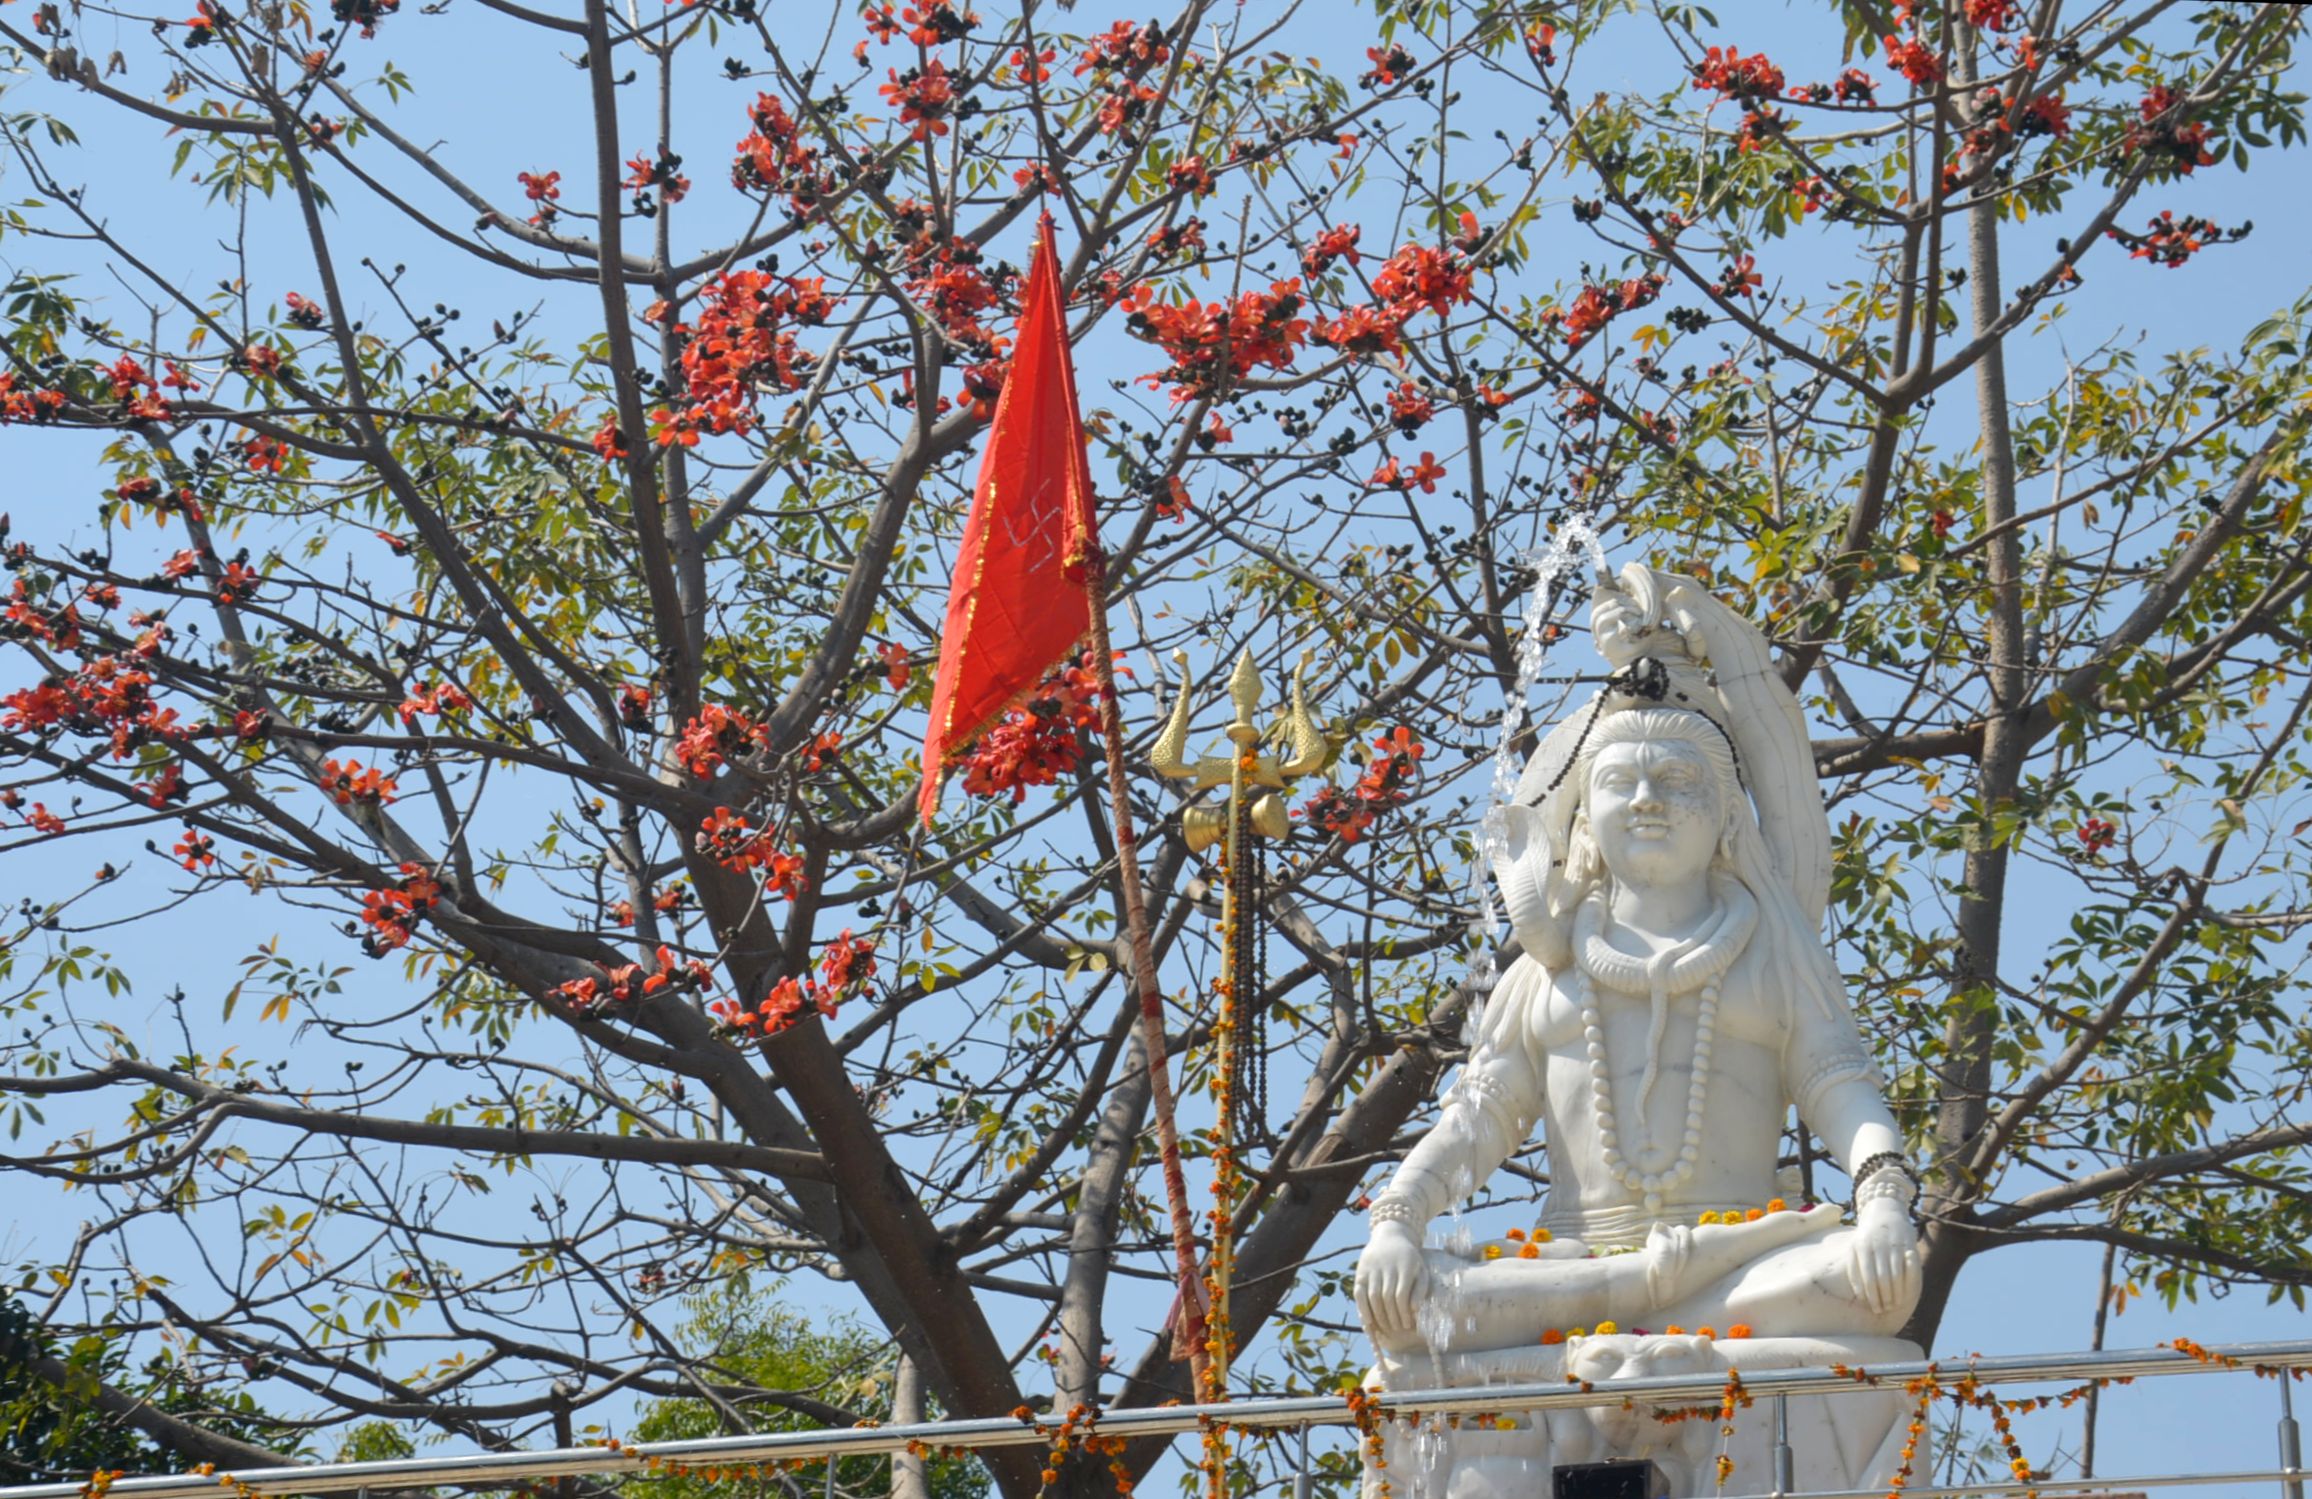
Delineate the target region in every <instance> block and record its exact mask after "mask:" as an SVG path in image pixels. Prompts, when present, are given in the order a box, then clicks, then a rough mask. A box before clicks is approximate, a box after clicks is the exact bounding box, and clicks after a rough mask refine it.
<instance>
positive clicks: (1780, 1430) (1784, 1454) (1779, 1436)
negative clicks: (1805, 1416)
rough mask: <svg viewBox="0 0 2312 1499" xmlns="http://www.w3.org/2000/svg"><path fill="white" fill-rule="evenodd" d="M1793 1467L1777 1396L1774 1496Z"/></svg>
mask: <svg viewBox="0 0 2312 1499" xmlns="http://www.w3.org/2000/svg"><path fill="white" fill-rule="evenodd" d="M1793 1466H1794V1464H1793V1462H1792V1454H1791V1451H1790V1397H1789V1396H1788V1395H1777V1396H1775V1397H1774V1492H1775V1493H1776V1494H1778V1495H1780V1494H1789V1493H1795V1492H1796V1491H1797V1489H1798V1485H1797V1483H1796V1482H1794V1481H1793V1478H1792V1472H1791V1470H1792V1468H1793ZM2288 1499H2302V1496H2301V1495H2297V1494H2291V1495H2289V1496H2288Z"/></svg>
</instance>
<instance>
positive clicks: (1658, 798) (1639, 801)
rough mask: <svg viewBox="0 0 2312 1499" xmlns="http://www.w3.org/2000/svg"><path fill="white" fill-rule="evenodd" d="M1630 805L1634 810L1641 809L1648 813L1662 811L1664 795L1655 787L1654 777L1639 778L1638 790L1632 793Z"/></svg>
mask: <svg viewBox="0 0 2312 1499" xmlns="http://www.w3.org/2000/svg"><path fill="white" fill-rule="evenodd" d="M1630 805H1631V806H1632V807H1633V808H1639V809H1643V810H1646V811H1659V810H1661V806H1662V793H1661V791H1660V789H1659V788H1658V787H1656V786H1655V785H1654V778H1653V777H1652V776H1641V777H1639V778H1638V784H1637V789H1635V790H1634V791H1632V792H1631V793H1630Z"/></svg>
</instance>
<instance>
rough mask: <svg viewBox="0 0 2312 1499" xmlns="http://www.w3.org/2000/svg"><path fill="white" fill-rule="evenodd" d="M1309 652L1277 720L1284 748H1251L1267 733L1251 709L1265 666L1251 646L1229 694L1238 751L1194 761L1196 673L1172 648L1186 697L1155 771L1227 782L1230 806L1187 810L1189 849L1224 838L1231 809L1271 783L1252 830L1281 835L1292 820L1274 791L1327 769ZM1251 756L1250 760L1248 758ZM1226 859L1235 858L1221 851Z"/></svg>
mask: <svg viewBox="0 0 2312 1499" xmlns="http://www.w3.org/2000/svg"><path fill="white" fill-rule="evenodd" d="M1309 659H1310V653H1309V652H1307V651H1303V652H1301V658H1300V665H1299V666H1298V667H1296V668H1295V669H1294V671H1293V674H1292V706H1291V708H1289V709H1287V710H1286V712H1285V716H1284V719H1283V721H1282V722H1281V723H1279V724H1278V725H1277V726H1276V730H1275V733H1274V737H1275V738H1277V739H1279V740H1281V741H1283V743H1284V745H1285V749H1286V753H1285V754H1284V756H1283V757H1281V758H1280V757H1278V756H1276V755H1260V754H1252V753H1251V748H1252V746H1253V745H1255V744H1258V743H1259V742H1260V740H1261V739H1262V737H1263V735H1262V734H1261V731H1260V729H1259V727H1258V726H1257V725H1256V724H1254V722H1253V718H1252V716H1253V714H1255V713H1257V712H1259V711H1260V686H1261V683H1260V671H1259V669H1258V668H1256V667H1255V666H1254V665H1253V664H1252V652H1251V651H1250V650H1247V651H1245V652H1244V654H1243V655H1241V656H1238V657H1237V658H1236V671H1235V672H1234V673H1233V674H1232V675H1231V676H1230V677H1229V679H1228V695H1229V697H1230V699H1231V700H1232V701H1233V702H1234V703H1235V705H1236V721H1235V722H1234V723H1232V724H1230V725H1229V726H1228V738H1229V741H1230V742H1231V743H1232V744H1234V745H1235V746H1236V753H1235V754H1233V755H1206V756H1204V757H1203V758H1202V759H1199V760H1197V761H1195V762H1194V763H1190V761H1189V759H1188V706H1189V700H1190V699H1191V698H1192V697H1193V696H1194V695H1195V692H1196V681H1195V678H1193V677H1191V676H1190V675H1189V674H1188V653H1187V652H1186V651H1174V652H1173V653H1172V664H1173V665H1175V666H1177V667H1179V668H1180V696H1179V697H1178V698H1176V699H1174V700H1173V704H1172V718H1171V721H1170V722H1168V723H1166V724H1165V725H1164V732H1163V733H1162V734H1161V735H1159V736H1158V737H1157V740H1156V747H1155V749H1154V750H1153V751H1151V752H1150V754H1149V760H1150V762H1151V763H1152V764H1153V765H1154V766H1155V768H1156V773H1157V774H1158V775H1160V776H1168V777H1170V778H1171V779H1173V780H1176V781H1194V782H1195V783H1196V784H1195V786H1194V788H1193V789H1194V790H1196V791H1202V790H1204V789H1206V788H1207V787H1211V786H1219V785H1222V784H1226V785H1227V787H1228V802H1229V805H1228V807H1227V809H1226V810H1223V809H1221V808H1219V807H1190V808H1189V809H1188V810H1187V811H1186V812H1185V813H1183V814H1182V815H1181V819H1180V826H1181V832H1182V833H1183V835H1185V836H1186V838H1187V840H1188V850H1189V852H1190V853H1202V852H1204V850H1206V849H1208V848H1210V847H1212V845H1213V844H1215V843H1218V842H1220V841H1221V838H1222V837H1223V835H1225V834H1226V832H1227V830H1228V827H1229V825H1230V823H1231V822H1232V821H1233V814H1234V813H1235V812H1237V811H1238V810H1239V808H1240V806H1241V803H1242V800H1243V797H1244V795H1245V793H1246V791H1247V789H1248V787H1252V786H1259V787H1266V788H1272V789H1270V790H1268V791H1266V792H1264V793H1263V794H1262V795H1260V796H1258V797H1256V798H1255V799H1254V801H1253V803H1252V809H1251V813H1250V817H1251V821H1252V830H1253V832H1254V833H1255V834H1257V835H1258V836H1260V837H1263V838H1282V837H1284V836H1285V835H1286V834H1287V833H1289V832H1291V831H1292V823H1291V822H1290V821H1289V820H1288V819H1287V817H1286V815H1285V807H1284V800H1283V798H1281V797H1279V796H1277V795H1276V794H1275V792H1277V791H1281V790H1283V789H1284V788H1285V786H1286V785H1287V784H1288V783H1290V782H1292V781H1297V780H1299V779H1300V778H1301V777H1302V776H1305V775H1307V774H1308V773H1309V772H1310V771H1312V770H1322V769H1323V768H1324V764H1325V759H1326V757H1327V756H1328V755H1329V754H1330V753H1331V752H1332V746H1331V744H1330V743H1328V742H1327V740H1326V739H1325V734H1324V730H1322V729H1320V728H1318V727H1317V725H1316V720H1315V719H1313V718H1311V717H1310V716H1309V710H1308V698H1307V694H1306V692H1305V691H1304V689H1303V685H1302V680H1303V678H1305V677H1306V676H1307V675H1308V669H1309ZM1248 758H1249V760H1250V763H1249V764H1247V763H1246V761H1247V759H1248ZM1223 858H1224V861H1226V862H1228V863H1230V864H1232V865H1233V862H1234V861H1233V860H1229V859H1227V856H1226V855H1223Z"/></svg>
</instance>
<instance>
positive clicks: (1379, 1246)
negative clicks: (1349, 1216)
mask: <svg viewBox="0 0 2312 1499" xmlns="http://www.w3.org/2000/svg"><path fill="white" fill-rule="evenodd" d="M1428 1295H1429V1257H1428V1256H1427V1255H1426V1254H1424V1253H1423V1252H1422V1248H1421V1239H1420V1236H1419V1235H1418V1234H1417V1233H1415V1231H1414V1230H1413V1229H1412V1227H1411V1226H1410V1225H1408V1224H1404V1223H1397V1222H1385V1223H1376V1224H1374V1225H1373V1237H1372V1239H1371V1241H1370V1242H1368V1243H1367V1244H1366V1245H1365V1252H1364V1253H1363V1254H1362V1255H1359V1256H1358V1257H1357V1311H1358V1314H1359V1315H1360V1316H1362V1317H1363V1319H1364V1323H1365V1330H1366V1331H1367V1332H1369V1333H1371V1334H1372V1335H1373V1336H1374V1337H1376V1338H1383V1339H1398V1338H1404V1337H1408V1336H1410V1335H1411V1334H1412V1333H1413V1332H1414V1330H1415V1318H1416V1315H1417V1313H1418V1311H1419V1308H1420V1306H1421V1303H1422V1302H1423V1301H1425V1300H1426V1299H1427V1298H1428Z"/></svg>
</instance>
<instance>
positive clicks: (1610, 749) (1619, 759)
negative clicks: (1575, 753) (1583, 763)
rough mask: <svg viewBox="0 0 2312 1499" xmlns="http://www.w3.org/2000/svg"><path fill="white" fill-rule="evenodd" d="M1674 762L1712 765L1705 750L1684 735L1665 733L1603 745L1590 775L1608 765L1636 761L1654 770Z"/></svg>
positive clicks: (1645, 767)
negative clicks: (1703, 751) (1704, 752)
mask: <svg viewBox="0 0 2312 1499" xmlns="http://www.w3.org/2000/svg"><path fill="white" fill-rule="evenodd" d="M1673 761H1681V762H1685V763H1689V764H1693V765H1697V766H1700V767H1701V768H1702V769H1704V770H1707V769H1709V766H1710V761H1709V757H1708V756H1707V755H1705V754H1703V753H1702V747H1701V746H1700V745H1698V744H1696V743H1694V741H1692V740H1691V739H1686V738H1683V737H1681V736H1677V735H1670V734H1662V735H1650V736H1648V737H1647V738H1644V739H1623V740H1617V741H1616V742H1614V743H1612V744H1605V745H1600V746H1599V747H1598V752H1597V758H1596V759H1595V760H1593V761H1592V762H1591V763H1590V774H1591V775H1592V776H1595V775H1596V774H1597V773H1598V772H1599V771H1601V770H1603V769H1605V768H1606V767H1607V766H1608V765H1631V764H1635V765H1638V766H1640V767H1642V768H1644V769H1647V770H1652V769H1654V768H1656V767H1658V766H1662V765H1666V764H1669V763H1671V762H1673Z"/></svg>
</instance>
